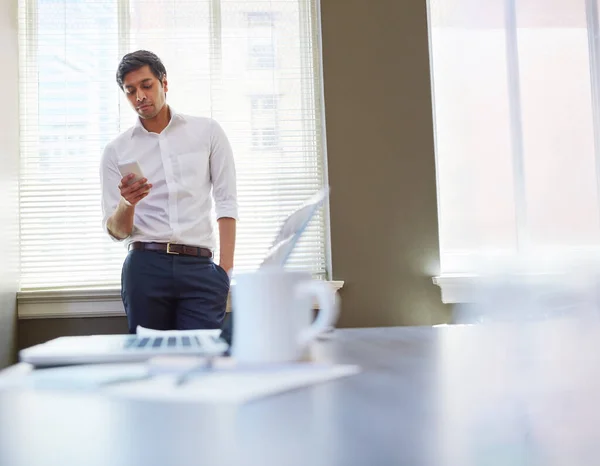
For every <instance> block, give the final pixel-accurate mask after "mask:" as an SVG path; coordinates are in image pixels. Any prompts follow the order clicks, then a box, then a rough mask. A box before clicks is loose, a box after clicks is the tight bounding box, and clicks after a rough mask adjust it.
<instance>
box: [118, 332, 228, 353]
mask: <svg viewBox="0 0 600 466" xmlns="http://www.w3.org/2000/svg"><path fill="white" fill-rule="evenodd" d="M221 343H223V340H221V339H220V338H219V337H216V336H213V335H210V336H203V337H200V336H198V335H193V336H190V335H182V336H168V337H163V336H151V337H138V336H136V335H131V336H130V337H129V338H127V340H125V342H124V343H123V348H124V349H126V350H131V351H139V350H145V349H154V350H156V349H166V350H171V349H172V350H178V351H181V350H183V351H185V350H190V351H198V350H199V349H202V348H205V347H207V346H210V345H211V344H221Z"/></svg>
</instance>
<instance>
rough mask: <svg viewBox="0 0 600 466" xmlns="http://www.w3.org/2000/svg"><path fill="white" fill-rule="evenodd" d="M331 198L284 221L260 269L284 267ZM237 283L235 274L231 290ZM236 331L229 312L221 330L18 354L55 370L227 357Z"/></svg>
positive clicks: (50, 345)
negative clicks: (175, 358) (176, 358)
mask: <svg viewBox="0 0 600 466" xmlns="http://www.w3.org/2000/svg"><path fill="white" fill-rule="evenodd" d="M328 196H329V188H328V187H324V188H322V189H320V190H319V191H318V192H317V193H315V194H314V195H312V196H311V197H309V198H308V199H307V200H306V201H305V202H304V203H303V204H302V205H301V206H299V207H298V208H297V209H295V210H294V211H293V212H292V213H291V214H290V215H289V216H288V217H287V218H286V219H285V220H284V221H283V224H282V225H281V228H280V229H279V231H278V233H277V235H276V236H275V239H274V240H273V243H272V244H271V247H270V248H269V249H268V251H267V254H266V255H265V258H264V259H263V261H262V262H261V264H260V266H259V268H261V267H268V266H284V265H285V264H286V262H287V261H288V259H289V257H290V255H291V254H292V252H293V250H294V247H295V246H296V244H297V242H298V240H299V239H300V237H301V236H302V234H303V233H304V231H305V230H306V228H307V226H308V225H309V223H310V221H311V220H312V218H313V217H314V215H315V213H316V212H317V211H318V210H319V208H320V207H321V206H323V204H324V203H325V201H326V200H327V197H328ZM234 281H235V276H234V278H233V281H232V286H234ZM145 330H146V329H145ZM232 331H233V330H232V319H231V316H230V315H229V314H228V315H226V317H225V321H224V323H223V328H222V329H217V330H185V331H165V332H159V331H144V332H138V334H137V335H127V334H126V335H89V336H69V337H59V338H55V339H53V340H50V341H48V342H46V343H41V344H38V345H35V346H32V347H30V348H26V349H23V350H21V351H19V360H20V361H21V362H25V363H29V364H32V365H33V366H35V367H51V366H65V365H73V364H92V363H115V362H139V361H146V360H148V359H149V358H153V357H156V356H207V357H214V356H220V355H223V354H226V353H227V351H228V349H229V346H230V344H231V336H232Z"/></svg>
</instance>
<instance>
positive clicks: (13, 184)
mask: <svg viewBox="0 0 600 466" xmlns="http://www.w3.org/2000/svg"><path fill="white" fill-rule="evenodd" d="M0 44H2V46H1V47H0V63H3V64H6V63H18V46H17V2H16V1H2V2H0ZM18 72H19V70H18V67H16V66H14V67H11V66H4V67H3V69H2V73H0V89H2V91H3V92H2V103H3V108H2V112H0V225H1V232H2V234H1V237H2V246H1V247H0V368H2V367H4V366H6V365H8V364H9V363H11V362H12V361H13V360H14V350H15V347H16V335H15V329H16V292H17V288H18V281H17V280H18V276H19V273H18V271H19V270H18V250H19V249H18V241H19V236H18V232H19V222H18V205H17V199H18V197H17V196H18V170H19V163H18V162H19V152H18V150H19V128H18V124H19V119H18V115H19V100H18V98H19V97H18V96H19V84H18Z"/></svg>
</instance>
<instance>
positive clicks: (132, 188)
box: [119, 161, 152, 206]
mask: <svg viewBox="0 0 600 466" xmlns="http://www.w3.org/2000/svg"><path fill="white" fill-rule="evenodd" d="M119 172H120V173H121V176H122V177H123V178H121V183H120V184H119V190H120V191H121V197H122V198H123V199H124V201H125V203H126V204H127V205H128V206H134V205H136V204H137V203H138V202H140V201H141V200H142V199H144V198H145V197H146V196H147V195H148V193H149V192H150V189H151V188H152V185H151V184H149V183H148V180H147V179H146V178H145V177H144V174H143V173H142V167H140V164H139V163H138V162H137V161H132V162H123V163H121V164H119Z"/></svg>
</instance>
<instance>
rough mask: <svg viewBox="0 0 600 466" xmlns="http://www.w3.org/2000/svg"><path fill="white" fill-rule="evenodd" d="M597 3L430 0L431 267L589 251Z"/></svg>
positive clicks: (595, 166) (593, 227) (596, 142)
mask: <svg viewBox="0 0 600 466" xmlns="http://www.w3.org/2000/svg"><path fill="white" fill-rule="evenodd" d="M596 3H597V2H596V0H588V1H586V0H556V1H553V2H551V3H548V2H547V1H544V0H527V1H517V0H491V1H486V2H479V1H472V0H430V2H429V8H430V11H429V14H430V44H431V63H432V77H433V96H434V115H435V129H436V155H437V168H438V195H439V209H440V214H439V220H440V244H441V260H442V263H441V265H442V267H441V268H442V274H451V273H469V272H473V271H474V270H475V269H476V267H477V264H478V259H481V258H482V257H486V258H489V257H502V258H518V257H520V258H522V257H527V256H533V257H537V256H540V257H544V256H547V254H558V255H561V256H566V257H572V256H573V255H575V256H578V255H583V256H585V255H587V254H589V253H590V252H598V250H599V249H600V203H599V196H598V194H599V187H600V169H599V167H600V139H598V138H600V131H599V130H600V126H599V124H600V113H599V109H600V107H599V106H598V98H599V97H598V96H599V95H600V94H599V91H600V87H599V86H598V77H599V76H600V69H599V68H598V66H599V63H600V62H599V58H600V57H599V55H598V53H599V51H600V48H599V45H600V44H599V42H598V40H599V39H598V37H599V34H598V32H599V31H598V21H599V19H598V16H597V13H598V8H597V5H596Z"/></svg>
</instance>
